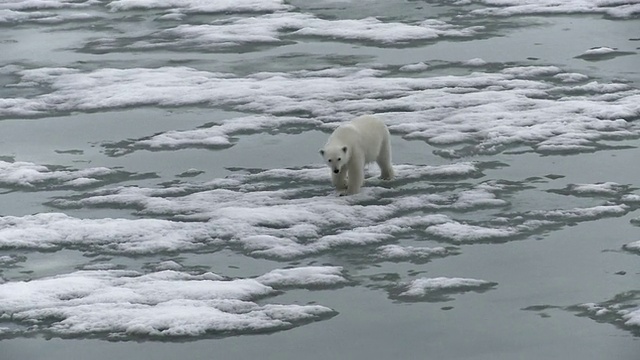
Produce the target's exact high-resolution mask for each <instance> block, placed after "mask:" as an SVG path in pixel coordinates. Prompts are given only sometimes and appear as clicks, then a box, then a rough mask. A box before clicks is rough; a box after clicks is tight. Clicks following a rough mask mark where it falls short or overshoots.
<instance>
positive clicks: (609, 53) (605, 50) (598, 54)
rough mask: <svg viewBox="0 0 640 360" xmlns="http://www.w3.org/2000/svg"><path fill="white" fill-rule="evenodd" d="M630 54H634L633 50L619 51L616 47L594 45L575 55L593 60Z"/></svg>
mask: <svg viewBox="0 0 640 360" xmlns="http://www.w3.org/2000/svg"><path fill="white" fill-rule="evenodd" d="M632 54H635V52H631V51H620V50H618V49H617V48H610V47H606V46H601V47H595V48H592V49H589V50H587V51H585V52H584V53H582V54H580V55H578V56H576V57H577V58H580V59H584V60H592V61H595V60H606V59H610V58H613V57H616V56H622V55H632Z"/></svg>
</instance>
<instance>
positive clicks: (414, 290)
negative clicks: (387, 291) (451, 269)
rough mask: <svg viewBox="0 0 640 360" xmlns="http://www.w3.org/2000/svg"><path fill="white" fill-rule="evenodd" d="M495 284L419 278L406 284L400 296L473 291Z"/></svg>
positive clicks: (454, 279) (444, 278) (418, 296)
mask: <svg viewBox="0 0 640 360" xmlns="http://www.w3.org/2000/svg"><path fill="white" fill-rule="evenodd" d="M491 286H495V283H492V282H490V281H485V280H477V279H467V278H447V277H437V278H419V279H415V280H413V281H411V282H410V283H408V284H405V287H406V290H405V291H403V292H401V293H400V294H399V295H398V296H399V297H405V298H421V297H424V296H426V295H428V294H429V293H432V292H437V291H455V292H458V291H459V292H464V291H473V290H481V289H485V288H487V287H491Z"/></svg>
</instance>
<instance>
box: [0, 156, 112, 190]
mask: <svg viewBox="0 0 640 360" xmlns="http://www.w3.org/2000/svg"><path fill="white" fill-rule="evenodd" d="M119 173H122V172H120V171H116V170H112V169H109V168H106V167H96V168H87V169H80V170H66V169H65V170H55V169H50V168H49V167H46V166H43V165H38V164H34V163H30V162H24V161H16V162H7V161H3V160H0V187H8V186H9V187H27V188H35V187H36V186H38V187H86V186H91V185H95V184H97V183H104V181H103V180H102V178H104V177H105V176H109V175H115V174H119Z"/></svg>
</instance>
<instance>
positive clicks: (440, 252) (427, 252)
mask: <svg viewBox="0 0 640 360" xmlns="http://www.w3.org/2000/svg"><path fill="white" fill-rule="evenodd" d="M453 254H457V251H456V250H455V248H454V249H451V248H445V247H442V246H438V247H433V248H430V247H416V246H400V245H394V244H390V245H384V246H380V247H379V248H378V253H377V254H376V256H377V257H378V258H380V259H384V260H389V261H406V260H410V261H416V262H419V261H428V260H430V259H432V258H435V257H443V256H448V255H453Z"/></svg>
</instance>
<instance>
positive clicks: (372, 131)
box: [320, 115, 393, 194]
mask: <svg viewBox="0 0 640 360" xmlns="http://www.w3.org/2000/svg"><path fill="white" fill-rule="evenodd" d="M389 137H390V136H389V130H388V129H387V126H386V125H385V124H384V123H383V122H382V120H380V119H378V118H377V117H375V116H372V115H364V116H360V117H357V118H355V119H353V120H352V121H351V122H349V123H346V124H342V125H340V126H338V128H337V129H335V130H334V131H333V133H332V134H331V136H329V140H328V141H327V143H326V145H325V146H324V148H322V150H320V154H321V155H322V156H323V157H324V160H325V162H326V163H327V165H328V166H329V168H331V182H332V183H333V185H334V186H335V187H336V190H338V191H340V192H342V191H346V193H347V194H357V193H358V192H360V188H361V187H362V184H363V183H364V166H365V164H367V163H371V162H374V161H375V162H377V163H378V166H380V170H381V175H380V178H382V179H385V180H390V179H393V167H392V166H391V143H390V142H389Z"/></svg>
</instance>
